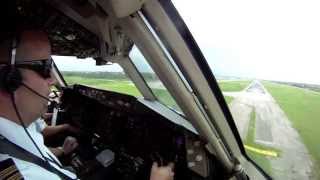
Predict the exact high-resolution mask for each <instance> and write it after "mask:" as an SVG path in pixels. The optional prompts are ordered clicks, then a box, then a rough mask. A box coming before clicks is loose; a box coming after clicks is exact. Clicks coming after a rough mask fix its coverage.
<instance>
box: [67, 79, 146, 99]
mask: <svg viewBox="0 0 320 180" xmlns="http://www.w3.org/2000/svg"><path fill="white" fill-rule="evenodd" d="M64 79H65V80H66V81H67V83H68V84H69V85H70V84H75V83H76V84H82V85H86V86H90V87H94V88H99V89H104V90H109V91H116V92H119V93H123V94H129V95H132V96H141V94H140V92H139V90H138V89H137V88H136V87H135V85H134V84H133V83H131V82H130V81H128V80H124V79H116V80H108V79H96V78H82V77H80V76H64Z"/></svg>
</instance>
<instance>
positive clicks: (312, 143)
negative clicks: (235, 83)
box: [263, 82, 320, 178]
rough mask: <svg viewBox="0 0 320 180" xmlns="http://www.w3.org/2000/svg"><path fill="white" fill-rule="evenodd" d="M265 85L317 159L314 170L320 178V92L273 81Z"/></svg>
mask: <svg viewBox="0 0 320 180" xmlns="http://www.w3.org/2000/svg"><path fill="white" fill-rule="evenodd" d="M263 85H264V86H265V87H266V88H267V90H268V91H269V92H270V93H271V95H272V96H273V98H274V99H275V100H276V101H277V103H278V104H279V105H280V107H281V108H282V110H283V111H284V112H285V113H286V115H287V116H288V118H289V119H290V120H291V122H292V124H293V126H294V128H295V129H296V130H297V131H298V132H299V134H300V136H301V138H302V140H303V142H304V144H305V145H306V147H307V148H308V150H309V153H310V154H311V155H312V157H313V159H314V161H315V165H314V172H315V173H317V177H318V178H320V172H319V170H320V141H319V138H320V131H319V127H320V111H319V108H320V93H319V92H314V91H311V90H307V89H302V88H297V87H293V86H288V85H283V84H275V83H271V82H263Z"/></svg>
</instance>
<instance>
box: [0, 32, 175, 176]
mask: <svg viewBox="0 0 320 180" xmlns="http://www.w3.org/2000/svg"><path fill="white" fill-rule="evenodd" d="M50 55H51V47H50V43H49V39H48V36H47V35H46V34H45V33H44V32H41V31H34V30H23V31H20V32H17V33H15V34H14V35H12V36H7V37H6V40H2V41H1V42H0V179H27V180H28V179H32V180H34V179H50V180H51V179H52V180H53V179H77V177H76V175H75V174H74V173H72V172H70V171H68V170H66V169H64V167H63V166H62V164H61V163H60V162H59V160H58V159H57V158H56V156H55V155H54V154H53V153H52V152H51V151H50V150H49V149H48V148H47V147H46V146H45V145H44V140H43V136H42V134H41V133H39V131H38V130H37V128H36V123H35V122H36V121H37V119H39V118H40V116H41V114H43V113H45V112H46V109H47V104H48V99H47V97H48V95H49V92H50V86H52V85H53V84H54V83H55V81H54V78H53V74H52V72H51V68H52V59H51V57H50ZM173 175H174V173H173V172H172V168H171V167H169V166H167V167H158V165H157V164H156V163H154V164H153V166H152V169H151V176H150V179H151V180H171V179H173Z"/></svg>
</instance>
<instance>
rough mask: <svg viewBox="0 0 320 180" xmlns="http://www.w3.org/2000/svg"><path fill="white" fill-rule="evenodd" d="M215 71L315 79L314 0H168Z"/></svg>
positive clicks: (318, 63)
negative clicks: (172, 3)
mask: <svg viewBox="0 0 320 180" xmlns="http://www.w3.org/2000/svg"><path fill="white" fill-rule="evenodd" d="M173 2H174V4H175V6H176V8H177V9H178V11H179V13H180V15H181V16H182V17H183V19H184V21H185V23H186V24H187V26H188V28H189V30H190V31H191V33H192V34H193V36H194V37H195V39H196V41H197V43H198V45H199V46H200V48H201V49H202V51H203V53H204V55H205V57H206V59H207V61H208V63H209V65H210V67H211V68H212V70H213V72H214V73H215V74H220V75H230V76H242V77H251V78H260V79H272V80H282V81H294V82H305V83H316V84H320V71H319V67H320V21H319V18H320V11H319V9H320V1H316V0H314V1H313V0H268V1H266V0H241V1H239V0H206V1H205V0H199V1H196V2H197V3H194V2H195V1H185V0H174V1H173Z"/></svg>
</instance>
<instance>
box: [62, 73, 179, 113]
mask: <svg viewBox="0 0 320 180" xmlns="http://www.w3.org/2000/svg"><path fill="white" fill-rule="evenodd" d="M64 78H65V80H66V81H67V83H68V84H69V85H71V84H75V83H77V84H82V85H86V86H90V87H94V88H98V89H104V90H109V91H115V92H119V93H123V94H128V95H132V96H135V97H139V96H142V95H141V93H140V92H139V90H138V89H137V88H136V87H135V85H134V84H133V83H132V82H130V81H129V80H126V79H114V80H108V79H99V78H83V77H80V76H64ZM152 90H153V93H154V94H155V95H156V96H157V97H158V98H159V100H160V101H161V102H162V103H164V104H165V105H167V106H170V107H172V108H173V109H175V110H177V111H179V112H182V111H181V110H180V108H179V107H178V106H177V104H176V103H175V101H174V100H173V99H172V98H171V97H170V94H169V92H168V91H166V90H164V89H155V88H153V89H152Z"/></svg>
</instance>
